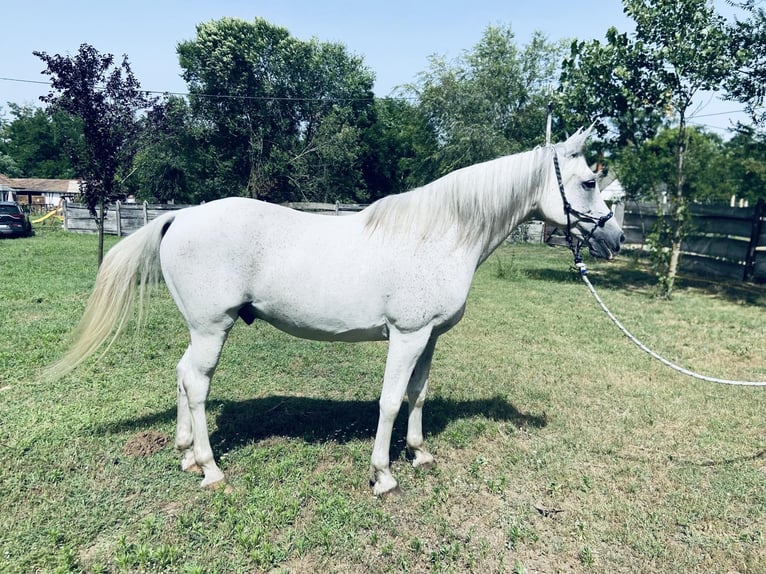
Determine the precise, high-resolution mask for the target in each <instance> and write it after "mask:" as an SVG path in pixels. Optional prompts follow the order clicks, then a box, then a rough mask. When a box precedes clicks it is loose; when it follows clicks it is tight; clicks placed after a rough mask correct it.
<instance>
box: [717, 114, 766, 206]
mask: <svg viewBox="0 0 766 574" xmlns="http://www.w3.org/2000/svg"><path fill="white" fill-rule="evenodd" d="M724 154H725V161H726V169H725V170H724V171H723V172H722V173H726V174H727V175H728V177H729V178H730V179H731V180H732V181H733V185H732V187H733V189H734V191H733V192H732V193H735V194H736V195H737V197H739V198H742V199H746V200H748V201H749V202H750V203H752V204H755V202H756V201H758V199H761V198H766V162H764V161H763V158H764V157H766V134H764V133H758V132H756V129H755V128H754V127H740V129H739V130H738V131H737V133H736V134H735V135H734V137H732V138H731V139H730V140H728V141H726V142H725V143H724Z"/></svg>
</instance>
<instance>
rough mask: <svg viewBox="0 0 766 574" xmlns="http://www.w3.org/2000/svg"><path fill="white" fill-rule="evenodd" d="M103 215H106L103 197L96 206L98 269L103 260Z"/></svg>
mask: <svg viewBox="0 0 766 574" xmlns="http://www.w3.org/2000/svg"><path fill="white" fill-rule="evenodd" d="M104 215H106V206H105V205H104V197H103V196H101V200H100V201H99V204H98V218H97V219H96V227H97V229H98V267H99V269H100V268H101V262H102V261H103V260H104Z"/></svg>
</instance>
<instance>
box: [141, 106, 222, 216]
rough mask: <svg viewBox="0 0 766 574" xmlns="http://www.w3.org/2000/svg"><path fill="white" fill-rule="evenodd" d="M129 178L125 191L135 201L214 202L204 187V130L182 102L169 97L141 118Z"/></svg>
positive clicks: (208, 188)
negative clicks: (131, 173) (136, 147)
mask: <svg viewBox="0 0 766 574" xmlns="http://www.w3.org/2000/svg"><path fill="white" fill-rule="evenodd" d="M142 121H143V123H144V128H143V129H142V130H141V135H140V141H139V145H138V151H137V152H136V155H135V157H134V159H133V168H132V170H131V171H132V172H133V176H132V177H131V178H130V179H129V180H128V182H127V183H128V187H129V189H130V190H131V191H132V192H133V193H134V195H135V196H136V198H138V199H142V200H147V201H152V202H161V203H175V202H180V203H200V202H202V201H209V200H212V199H216V197H217V195H216V194H215V191H217V190H216V189H215V188H214V187H213V186H210V185H205V180H206V175H207V166H208V165H209V164H210V163H211V162H209V161H208V151H209V146H208V145H207V144H206V141H205V137H204V135H205V130H204V127H203V125H202V124H201V122H199V121H197V120H196V119H195V117H194V115H193V113H192V111H191V108H190V106H189V104H188V103H187V102H186V100H185V99H183V98H181V97H178V96H169V97H168V98H166V99H165V100H164V101H163V102H158V103H157V104H156V105H155V106H154V107H153V108H152V109H151V110H150V111H149V113H148V114H147V115H146V117H144V118H143V120H142Z"/></svg>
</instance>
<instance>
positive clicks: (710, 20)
mask: <svg viewBox="0 0 766 574" xmlns="http://www.w3.org/2000/svg"><path fill="white" fill-rule="evenodd" d="M623 6H624V10H625V13H626V14H627V15H628V16H630V17H631V18H632V19H633V20H634V21H635V23H636V30H635V32H634V33H632V34H631V35H628V34H620V33H618V32H617V31H616V30H615V29H611V30H610V31H609V32H608V34H607V42H606V44H605V45H602V44H601V43H600V42H599V41H597V40H595V41H592V42H575V43H574V44H573V45H572V48H571V55H570V58H569V59H568V60H567V61H566V62H565V64H564V66H563V73H562V81H561V95H562V100H564V101H567V102H569V104H570V105H569V107H568V114H567V115H568V116H569V117H576V116H577V115H579V116H580V117H597V116H601V117H603V118H606V119H607V120H608V121H607V123H602V124H601V125H600V130H601V133H602V134H605V133H606V132H607V128H609V127H611V128H613V129H614V130H615V131H616V132H617V136H616V137H617V140H618V142H619V143H620V144H623V145H624V144H629V143H633V144H641V143H643V142H644V141H646V140H647V139H649V138H651V137H652V136H653V135H654V134H655V133H656V130H657V129H658V128H659V127H660V125H661V124H662V122H663V115H664V117H665V118H666V119H667V121H671V120H672V121H673V122H674V123H675V124H676V125H677V126H678V132H677V134H678V139H677V142H676V144H675V150H676V152H675V172H674V176H673V179H672V180H671V181H668V182H667V185H668V189H669V193H668V194H667V198H668V201H669V203H670V208H669V209H668V210H667V216H663V217H660V218H659V225H660V226H662V227H663V232H662V233H658V234H657V235H656V237H657V238H659V239H660V243H655V244H654V245H653V246H652V247H653V249H654V252H655V254H657V256H658V258H659V260H660V262H661V266H664V265H665V264H664V259H665V253H666V252H667V250H669V253H670V259H669V261H668V263H667V266H666V269H667V272H663V273H662V274H661V277H660V282H659V290H658V294H659V295H660V296H661V297H664V298H669V297H670V296H671V294H672V290H673V284H674V281H675V277H676V274H677V270H678V262H679V259H680V255H681V241H682V239H683V236H684V233H685V230H686V229H688V220H689V214H688V208H687V204H688V202H689V199H690V198H689V197H688V196H687V195H686V193H685V190H687V189H688V186H687V185H686V177H687V172H688V169H687V168H686V167H685V165H684V164H685V161H686V148H687V145H688V139H689V131H688V130H687V125H686V124H687V116H688V113H689V109H690V108H691V106H692V105H693V101H694V97H695V96H696V95H697V94H699V93H700V92H702V91H716V90H719V89H720V88H722V87H723V85H724V82H725V81H726V79H727V78H728V77H730V75H731V74H732V72H733V70H734V69H735V67H736V65H737V60H736V58H734V57H733V56H732V52H731V45H732V42H731V39H732V35H731V30H730V28H729V27H728V26H727V24H726V21H725V19H724V18H722V17H721V16H720V15H718V14H717V13H716V12H715V9H714V7H713V5H712V2H710V1H709V0H623Z"/></svg>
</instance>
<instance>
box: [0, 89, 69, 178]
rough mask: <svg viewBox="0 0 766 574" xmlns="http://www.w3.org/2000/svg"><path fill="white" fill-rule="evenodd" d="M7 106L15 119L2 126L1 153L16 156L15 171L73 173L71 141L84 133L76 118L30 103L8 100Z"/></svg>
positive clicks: (54, 174) (53, 175) (20, 174)
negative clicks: (50, 113) (22, 104)
mask: <svg viewBox="0 0 766 574" xmlns="http://www.w3.org/2000/svg"><path fill="white" fill-rule="evenodd" d="M8 108H9V110H10V112H11V115H12V117H13V119H12V120H11V121H10V122H8V123H7V125H5V126H4V127H3V128H2V132H3V137H2V138H0V153H2V154H3V155H5V156H7V157H8V158H10V159H12V160H13V164H14V166H15V167H16V169H15V172H16V173H15V175H16V176H17V177H41V178H52V179H57V178H60V179H69V178H71V177H73V176H74V170H73V168H72V163H71V161H70V159H69V154H68V152H67V150H68V146H69V142H72V141H78V140H79V139H80V138H81V137H82V130H81V128H80V125H79V123H78V122H77V120H76V119H74V118H72V117H71V116H69V115H68V114H65V113H54V114H52V115H49V114H48V113H46V112H45V110H43V109H41V108H37V107H33V106H28V105H27V106H20V105H18V104H14V103H10V102H9V104H8ZM3 173H4V172H3Z"/></svg>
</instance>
